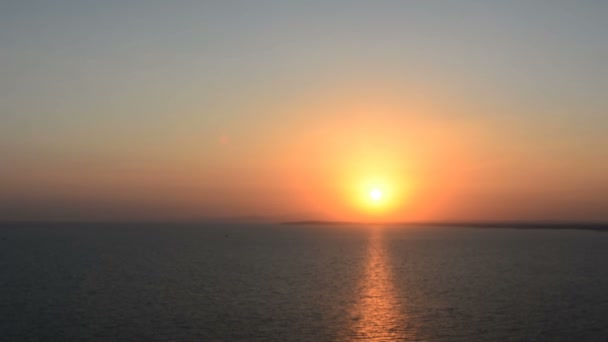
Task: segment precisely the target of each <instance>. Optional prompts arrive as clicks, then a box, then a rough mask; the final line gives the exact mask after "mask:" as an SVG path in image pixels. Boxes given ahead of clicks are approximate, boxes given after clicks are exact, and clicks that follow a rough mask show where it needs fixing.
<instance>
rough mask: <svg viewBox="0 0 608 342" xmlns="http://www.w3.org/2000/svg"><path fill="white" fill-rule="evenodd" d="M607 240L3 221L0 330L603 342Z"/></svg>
mask: <svg viewBox="0 0 608 342" xmlns="http://www.w3.org/2000/svg"><path fill="white" fill-rule="evenodd" d="M606 260H608V234H607V233H602V232H594V231H582V230H581V231H577V230H516V229H479V228H455V227H451V228H448V227H445V228H442V227H380V226H358V227H357V226H319V225H317V226H285V225H194V224H192V225H175V224H67V225H66V224H19V225H16V224H10V225H9V224H4V225H2V226H0V270H1V273H0V274H1V275H0V317H3V319H2V320H0V339H2V340H10V341H13V340H29V341H40V340H111V339H114V340H115V339H118V340H158V341H161V340H167V339H174V340H206V341H252V340H253V341H286V340H289V341H298V340H301V341H352V340H368V341H387V340H403V341H470V340H478V341H489V340H500V341H529V340H533V341H605V340H606V339H607V338H608V267H607V265H606Z"/></svg>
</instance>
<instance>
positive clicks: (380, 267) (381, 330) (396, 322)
mask: <svg viewBox="0 0 608 342" xmlns="http://www.w3.org/2000/svg"><path fill="white" fill-rule="evenodd" d="M370 234H371V236H370V239H369V244H368V253H367V262H366V263H365V271H364V273H363V277H362V279H361V284H360V286H359V293H360V297H359V302H358V304H357V305H356V306H355V307H354V310H353V311H354V312H353V314H352V317H353V319H352V323H353V325H352V331H353V335H354V336H353V337H354V338H355V339H358V340H365V341H410V340H414V339H415V336H414V331H413V327H412V324H411V323H412V322H410V321H409V317H408V316H407V314H406V312H405V311H404V310H403V307H402V303H401V301H400V300H399V297H398V296H397V292H396V290H395V284H394V281H393V277H392V272H391V268H390V258H389V255H388V253H387V250H386V247H385V243H384V232H383V228H382V227H374V228H373V229H372V231H371V232H370Z"/></svg>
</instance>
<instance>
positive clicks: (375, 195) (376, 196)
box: [369, 188, 382, 202]
mask: <svg viewBox="0 0 608 342" xmlns="http://www.w3.org/2000/svg"><path fill="white" fill-rule="evenodd" d="M369 198H370V199H371V200H372V201H374V202H379V201H380V200H382V190H380V189H378V188H373V189H372V190H371V191H370V192H369Z"/></svg>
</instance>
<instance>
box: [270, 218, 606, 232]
mask: <svg viewBox="0 0 608 342" xmlns="http://www.w3.org/2000/svg"><path fill="white" fill-rule="evenodd" d="M281 224H285V225H390V226H399V225H403V226H442V227H466V228H512V229H579V230H581V229H584V230H595V231H602V232H608V222H550V221H535V222H530V221H510V222H509V221H496V222H491V221H490V222H484V221H475V222H464V221H462V222H461V221H433V222H430V221H429V222H356V221H329V220H302V221H285V222H281Z"/></svg>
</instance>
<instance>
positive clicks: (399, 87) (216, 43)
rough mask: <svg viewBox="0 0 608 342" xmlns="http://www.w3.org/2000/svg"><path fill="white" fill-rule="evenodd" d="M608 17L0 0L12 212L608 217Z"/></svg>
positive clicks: (427, 4) (125, 216)
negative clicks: (376, 197)
mask: <svg viewBox="0 0 608 342" xmlns="http://www.w3.org/2000/svg"><path fill="white" fill-rule="evenodd" d="M607 17H608V2H605V1H600V0H580V1H561V0H544V1H542V0H538V1H527V0H526V1H524V0H514V1H493V0H484V1H481V0H478V1H473V0H462V1H456V0H453V1H433V0H429V1H397V0H392V1H390V0H376V1H358V0H352V1H350V0H349V1H347V0H334V1H332V0H329V1H327V0H324V1H285V0H281V1H280V0H276V1H265V0H260V1H238V0H235V1H171V2H167V1H155V0H146V1H143V0H142V1H112V0H109V1H63V0H57V1H52V2H51V1H33V0H23V1H2V2H0V76H1V77H0V220H93V221H96V220H200V219H208V218H218V217H266V218H272V219H278V220H283V219H311V218H315V219H340V220H368V219H369V220H583V221H606V220H608V135H607V134H606V132H608V97H607V96H606V89H608V64H607V63H606V61H607V60H608V44H606V41H607V39H608V21H607V20H606V18H607ZM372 188H374V189H380V190H381V191H382V193H383V195H384V198H383V199H382V201H383V203H370V199H369V198H368V197H367V192H368V191H369V189H372Z"/></svg>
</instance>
